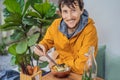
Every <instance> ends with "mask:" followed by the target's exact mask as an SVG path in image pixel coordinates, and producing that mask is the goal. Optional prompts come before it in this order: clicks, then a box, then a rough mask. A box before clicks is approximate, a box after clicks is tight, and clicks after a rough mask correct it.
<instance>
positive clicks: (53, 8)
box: [45, 4, 56, 18]
mask: <svg viewBox="0 0 120 80" xmlns="http://www.w3.org/2000/svg"><path fill="white" fill-rule="evenodd" d="M55 12H56V6H55V5H54V4H51V5H50V9H49V10H48V12H47V13H46V15H45V17H46V18H51V17H53V16H54V15H55Z"/></svg>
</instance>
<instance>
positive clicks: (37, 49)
mask: <svg viewBox="0 0 120 80" xmlns="http://www.w3.org/2000/svg"><path fill="white" fill-rule="evenodd" d="M34 52H35V54H37V55H39V56H45V54H46V49H45V47H44V46H43V45H42V44H37V45H35V48H34Z"/></svg>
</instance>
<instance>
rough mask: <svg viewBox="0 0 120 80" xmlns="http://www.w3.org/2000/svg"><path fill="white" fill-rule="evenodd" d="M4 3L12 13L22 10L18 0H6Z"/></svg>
mask: <svg viewBox="0 0 120 80" xmlns="http://www.w3.org/2000/svg"><path fill="white" fill-rule="evenodd" d="M4 5H5V6H6V8H7V10H8V11H10V12H12V13H19V14H21V12H22V9H21V6H20V4H19V3H18V2H17V1H16V0H5V1H4Z"/></svg>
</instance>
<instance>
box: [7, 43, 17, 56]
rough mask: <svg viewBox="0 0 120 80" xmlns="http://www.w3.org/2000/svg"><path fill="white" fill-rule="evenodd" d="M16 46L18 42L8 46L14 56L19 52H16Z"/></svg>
mask: <svg viewBox="0 0 120 80" xmlns="http://www.w3.org/2000/svg"><path fill="white" fill-rule="evenodd" d="M16 46H17V44H12V45H10V46H9V48H8V52H9V53H10V54H12V55H14V56H16V54H17V52H16Z"/></svg>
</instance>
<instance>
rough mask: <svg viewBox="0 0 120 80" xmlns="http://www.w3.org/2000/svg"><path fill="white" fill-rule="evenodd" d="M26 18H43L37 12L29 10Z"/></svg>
mask: <svg viewBox="0 0 120 80" xmlns="http://www.w3.org/2000/svg"><path fill="white" fill-rule="evenodd" d="M26 16H31V17H35V18H41V16H40V15H39V14H38V13H37V12H35V11H32V10H29V11H28V12H27V13H26Z"/></svg>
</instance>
